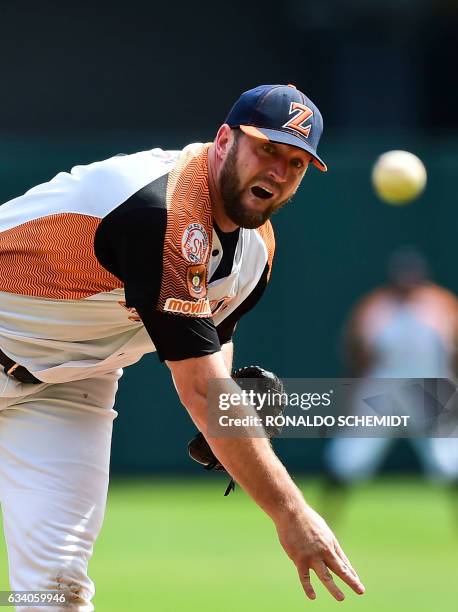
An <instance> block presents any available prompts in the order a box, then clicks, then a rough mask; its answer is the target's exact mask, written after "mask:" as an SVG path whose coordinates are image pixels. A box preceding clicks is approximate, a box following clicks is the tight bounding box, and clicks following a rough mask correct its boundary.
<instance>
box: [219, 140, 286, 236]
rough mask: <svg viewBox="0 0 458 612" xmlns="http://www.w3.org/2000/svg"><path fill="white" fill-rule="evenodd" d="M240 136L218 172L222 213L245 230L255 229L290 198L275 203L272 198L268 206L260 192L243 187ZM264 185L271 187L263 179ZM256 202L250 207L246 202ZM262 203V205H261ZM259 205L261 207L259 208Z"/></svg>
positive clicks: (267, 199)
mask: <svg viewBox="0 0 458 612" xmlns="http://www.w3.org/2000/svg"><path fill="white" fill-rule="evenodd" d="M241 138H242V136H240V135H236V136H234V141H233V143H232V146H231V148H230V150H229V152H228V154H227V156H226V159H225V161H224V163H223V165H222V167H221V171H220V177H219V181H220V192H221V196H222V199H223V204H224V211H225V213H226V215H227V216H228V217H229V219H230V220H231V221H232V222H233V223H235V224H236V225H238V226H239V227H244V228H246V229H255V228H257V227H260V226H261V225H263V224H264V223H265V222H266V221H267V220H268V219H269V217H270V216H271V215H272V214H273V213H274V212H275V211H276V210H278V209H279V208H281V207H282V206H284V205H285V204H286V203H287V202H288V201H289V199H290V198H288V199H286V200H284V201H280V202H278V201H277V202H275V200H276V198H272V200H273V201H272V203H271V204H269V203H268V201H269V199H270V198H269V197H267V198H266V197H265V196H266V194H265V193H262V192H261V191H259V190H258V191H257V190H256V187H252V188H251V189H249V188H247V187H244V186H243V185H242V184H241V180H240V174H239V170H238V153H239V143H240V140H241ZM263 180H264V183H266V182H267V183H269V181H270V183H271V184H272V185H273V182H272V181H271V179H266V178H264V179H263ZM253 199H255V200H257V201H258V202H257V204H258V205H257V206H250V205H249V204H248V203H247V200H253ZM261 203H262V204H261ZM260 204H261V206H259V205H260Z"/></svg>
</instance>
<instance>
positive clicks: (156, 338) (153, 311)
mask: <svg viewBox="0 0 458 612" xmlns="http://www.w3.org/2000/svg"><path fill="white" fill-rule="evenodd" d="M166 226H167V210H166V209H165V208H164V207H159V206H154V205H153V206H148V205H145V200H144V198H142V197H141V196H139V195H138V194H135V195H134V196H132V197H131V198H130V199H129V200H128V201H127V202H125V203H124V204H123V205H121V206H120V207H118V208H117V209H115V210H114V211H113V212H112V213H110V214H109V215H107V217H105V218H104V219H103V220H102V222H101V223H100V225H99V227H98V229H97V232H96V236H95V241H94V249H95V254H96V256H97V259H98V261H99V262H100V264H101V265H102V266H103V267H104V268H105V269H107V270H108V271H109V272H111V273H112V274H114V276H116V277H117V278H119V279H120V280H121V281H122V282H123V283H124V291H125V296H126V306H127V307H128V308H135V310H136V311H137V313H138V315H139V316H140V318H141V319H142V322H143V324H144V325H145V328H146V330H147V332H148V334H149V335H150V337H151V339H152V341H153V342H154V345H155V347H156V349H157V353H158V356H159V359H160V360H161V361H165V360H170V361H180V360H182V359H188V358H191V357H202V356H204V355H209V354H212V353H215V352H217V351H219V350H220V343H219V340H218V334H217V332H216V328H215V325H214V323H213V319H212V318H211V317H210V318H199V317H192V316H182V315H178V314H172V313H168V312H163V311H159V310H158V309H157V304H158V299H159V293H160V288H161V281H162V275H163V250H164V237H165V231H166ZM184 282H185V281H184Z"/></svg>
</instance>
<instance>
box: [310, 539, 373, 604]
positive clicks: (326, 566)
mask: <svg viewBox="0 0 458 612" xmlns="http://www.w3.org/2000/svg"><path fill="white" fill-rule="evenodd" d="M337 546H338V544H337ZM339 549H340V551H337V550H336V552H335V553H330V554H329V556H328V557H326V560H319V561H315V562H311V563H310V567H306V568H304V567H302V568H298V573H299V578H300V581H301V584H302V586H303V588H304V591H305V594H306V595H307V597H308V598H309V599H315V598H316V593H315V590H314V588H313V586H312V583H311V580H310V569H313V570H314V571H315V573H316V575H317V576H318V578H319V579H320V580H321V582H322V583H323V585H324V586H325V587H326V588H327V590H328V591H329V592H330V593H331V595H332V596H333V597H334V598H335V599H337V601H343V600H344V599H345V595H344V594H343V592H342V591H341V590H340V589H339V587H338V586H337V585H336V583H335V582H334V579H333V577H332V574H331V572H330V571H329V570H331V571H333V572H334V574H336V576H338V577H339V578H340V579H341V580H343V582H345V583H346V584H347V585H348V586H349V587H350V588H352V589H353V590H354V591H355V593H358V594H359V595H362V594H363V593H364V590H365V589H364V585H363V584H362V582H361V581H360V579H359V577H358V575H357V573H356V572H355V570H354V569H353V568H352V566H351V564H350V562H349V561H348V559H347V557H346V555H345V553H344V552H343V550H342V549H341V548H340V546H339ZM339 553H340V554H339ZM340 555H342V556H343V558H345V559H347V561H346V562H345V561H344V559H343V558H342V557H341V556H340Z"/></svg>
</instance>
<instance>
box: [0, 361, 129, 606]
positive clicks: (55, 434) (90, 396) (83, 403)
mask: <svg viewBox="0 0 458 612" xmlns="http://www.w3.org/2000/svg"><path fill="white" fill-rule="evenodd" d="M0 370H1V368H0ZM121 374H122V370H118V371H116V372H112V373H110V374H105V375H99V376H96V377H94V378H91V379H87V380H80V381H75V382H68V383H60V384H46V383H43V384H40V385H26V384H22V383H19V382H17V381H15V380H13V379H11V378H9V377H7V376H6V375H5V374H4V373H3V371H1V373H0V504H1V507H2V511H3V523H4V531H5V539H6V545H7V550H8V560H9V575H10V588H11V590H14V591H19V590H21V591H45V590H57V589H69V590H70V592H71V593H72V596H71V600H72V604H71V605H70V606H69V607H68V606H67V607H65V608H61V607H60V606H56V607H52V608H49V609H50V610H61V609H62V611H64V610H65V611H68V610H72V611H78V612H90V611H92V610H94V606H93V605H92V603H91V599H92V597H93V595H94V592H95V589H94V584H93V582H92V580H91V579H90V578H89V576H88V562H89V559H90V558H91V555H92V550H93V545H94V542H95V540H96V538H97V536H98V534H99V531H100V528H101V525H102V521H103V516H104V512H105V504H106V496H107V489H108V477H109V462H110V448H111V433H112V426H113V420H114V418H115V417H116V415H117V413H116V411H115V410H113V405H114V400H115V394H116V390H117V381H118V379H119V377H120V376H121ZM45 609H46V608H43V607H36V606H33V605H28V606H21V607H18V608H16V610H17V611H18V612H32V611H34V612H35V611H36V612H43V610H45Z"/></svg>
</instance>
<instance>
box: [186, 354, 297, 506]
mask: <svg viewBox="0 0 458 612" xmlns="http://www.w3.org/2000/svg"><path fill="white" fill-rule="evenodd" d="M232 379H233V380H235V381H236V382H237V384H238V385H239V386H240V387H241V389H242V390H244V391H251V390H253V391H256V392H258V393H259V392H260V393H275V396H273V397H274V401H272V402H269V405H268V406H267V407H263V409H262V414H261V418H262V417H265V416H266V414H269V415H272V416H274V417H275V416H277V415H279V414H282V412H283V410H284V407H285V401H284V397H283V395H282V394H283V392H284V389H283V383H282V381H281V380H280V379H279V378H278V376H276V375H275V374H273V373H272V372H269V371H268V370H264V369H263V368H261V367H259V366H248V367H245V368H239V369H238V370H235V371H234V372H233V373H232ZM277 394H278V395H277ZM271 397H272V396H271ZM264 430H265V432H266V436H267V437H268V438H269V439H270V438H273V437H274V436H276V435H278V434H279V433H280V432H281V427H277V426H275V425H271V426H265V427H264ZM188 452H189V456H190V457H191V459H194V461H197V463H200V464H201V465H203V466H204V468H205V469H206V470H217V471H219V472H226V469H225V467H224V466H223V465H222V464H221V463H220V462H219V460H218V459H217V457H215V455H214V454H213V451H212V449H211V448H210V445H209V444H208V442H207V440H206V439H205V437H204V435H203V434H202V433H201V432H199V433H198V434H197V435H196V436H194V438H193V439H192V440H191V441H190V442H189V443H188ZM234 488H235V482H234V479H233V478H231V480H230V482H229V485H228V487H227V489H226V491H225V493H224V495H225V496H226V495H229V493H230V492H231V491H233V490H234Z"/></svg>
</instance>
